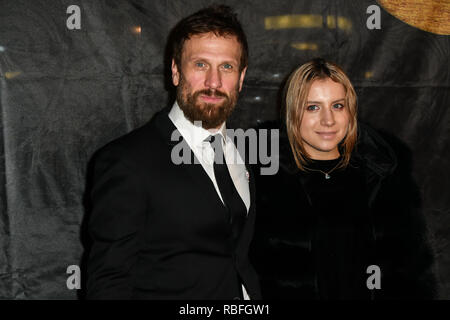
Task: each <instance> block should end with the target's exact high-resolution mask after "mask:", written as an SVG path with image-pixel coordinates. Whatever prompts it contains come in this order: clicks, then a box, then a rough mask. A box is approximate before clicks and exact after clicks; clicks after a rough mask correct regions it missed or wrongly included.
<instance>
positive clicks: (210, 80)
mask: <svg viewBox="0 0 450 320" xmlns="http://www.w3.org/2000/svg"><path fill="white" fill-rule="evenodd" d="M205 86H206V87H207V88H210V89H217V88H220V87H222V79H221V76H220V72H219V71H218V70H217V69H214V68H211V69H209V70H208V71H207V73H206V79H205Z"/></svg>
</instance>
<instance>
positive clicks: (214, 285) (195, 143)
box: [87, 6, 260, 300]
mask: <svg viewBox="0 0 450 320" xmlns="http://www.w3.org/2000/svg"><path fill="white" fill-rule="evenodd" d="M172 35H173V37H172V40H173V44H172V51H173V55H172V65H171V70H172V82H173V84H174V85H175V86H176V87H177V98H176V101H175V103H174V104H173V106H172V108H168V109H164V110H162V111H160V112H159V113H158V114H156V115H155V116H154V117H153V119H152V120H151V121H150V122H149V123H147V124H146V125H145V126H143V127H141V128H139V129H137V130H134V131H132V132H130V133H129V134H127V135H125V136H123V137H121V138H119V139H117V140H115V141H113V142H111V143H109V144H108V145H107V146H105V147H104V148H102V149H101V150H100V151H99V152H98V153H97V155H96V157H95V159H94V160H95V161H94V169H93V173H94V175H93V184H92V191H91V192H90V196H91V203H92V211H91V216H90V220H89V225H88V230H89V234H90V236H91V238H92V243H93V244H92V248H91V252H90V255H89V259H88V263H87V275H88V279H87V298H89V299H176V300H179V299H220V300H231V299H249V298H251V299H260V288H259V283H258V279H257V276H256V273H255V272H254V269H253V267H252V266H251V265H250V263H249V259H248V248H249V245H250V241H251V238H252V235H253V225H254V219H255V207H254V199H255V197H254V185H253V180H252V179H250V176H249V174H248V171H247V169H246V165H245V164H244V163H242V162H240V161H236V157H235V156H236V154H237V152H236V147H235V145H234V143H233V141H232V140H231V139H230V137H229V136H227V134H226V127H225V122H226V120H227V118H228V117H229V115H230V114H231V112H232V111H233V109H234V107H235V105H236V101H237V98H238V94H239V92H240V91H241V88H242V83H243V81H244V77H245V72H246V69H247V59H248V45H247V40H246V36H245V34H244V32H243V30H242V27H241V25H240V23H239V21H238V20H237V18H236V15H235V14H234V13H233V11H232V10H231V9H230V8H229V7H227V6H212V7H208V8H206V9H202V10H200V11H198V12H196V13H194V14H193V15H191V16H189V17H187V18H184V19H183V20H181V21H180V22H179V23H178V24H177V26H176V27H175V28H174V30H173V31H172ZM174 132H178V133H179V135H180V136H181V137H182V138H183V139H182V141H181V142H174V141H173V140H172V137H173V133H174ZM178 143H183V144H185V146H186V148H187V149H185V150H188V151H189V153H190V154H189V157H188V158H189V159H193V160H195V161H187V162H186V161H185V162H183V163H181V164H180V163H179V162H178V161H177V159H174V153H173V152H172V151H173V148H174V146H175V145H177V144H178ZM205 155H206V156H205ZM208 155H209V156H208ZM208 159H213V161H208ZM230 159H234V161H231V160H230ZM241 160H242V159H241Z"/></svg>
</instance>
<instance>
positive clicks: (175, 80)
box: [172, 59, 180, 87]
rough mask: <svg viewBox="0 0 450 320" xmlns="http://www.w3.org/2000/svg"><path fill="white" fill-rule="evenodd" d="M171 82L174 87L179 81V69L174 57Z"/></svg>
mask: <svg viewBox="0 0 450 320" xmlns="http://www.w3.org/2000/svg"><path fill="white" fill-rule="evenodd" d="M172 83H173V85H174V86H175V87H176V86H178V84H179V83H180V71H179V70H178V66H177V64H176V63H175V60H174V59H172Z"/></svg>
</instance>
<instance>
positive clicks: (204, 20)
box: [172, 5, 248, 71]
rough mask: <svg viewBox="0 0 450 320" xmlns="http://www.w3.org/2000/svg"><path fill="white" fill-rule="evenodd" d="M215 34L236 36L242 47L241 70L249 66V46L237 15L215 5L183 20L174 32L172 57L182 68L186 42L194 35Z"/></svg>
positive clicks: (225, 7) (222, 6)
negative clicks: (182, 55)
mask: <svg viewBox="0 0 450 320" xmlns="http://www.w3.org/2000/svg"><path fill="white" fill-rule="evenodd" d="M210 32H212V33H214V34H215V35H216V36H220V37H223V36H235V37H236V38H237V41H238V42H239V43H240V45H241V59H240V64H239V70H240V71H242V70H243V69H244V68H245V67H246V66H247V64H248V44H247V37H246V36H245V33H244V30H243V29H242V26H241V24H240V22H239V20H238V19H237V15H236V14H235V13H234V12H233V10H232V9H231V8H230V7H229V6H225V5H213V6H210V7H207V8H204V9H201V10H200V11H197V12H196V13H194V14H192V15H190V16H188V17H186V18H184V19H182V20H181V21H180V22H179V23H178V24H177V25H176V26H175V28H174V29H173V30H172V57H173V59H174V60H175V63H176V64H177V66H178V68H181V54H182V52H183V46H184V42H185V41H186V40H189V39H190V38H191V37H192V36H194V35H199V34H204V33H210Z"/></svg>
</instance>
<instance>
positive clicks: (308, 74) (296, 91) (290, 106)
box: [283, 58, 358, 170]
mask: <svg viewBox="0 0 450 320" xmlns="http://www.w3.org/2000/svg"><path fill="white" fill-rule="evenodd" d="M326 78H330V79H331V80H333V81H335V82H337V83H340V84H342V85H343V86H344V89H345V108H347V110H348V112H349V128H348V131H347V135H346V136H345V138H344V139H343V140H342V142H341V143H340V144H339V151H340V153H341V156H342V161H341V163H340V164H339V167H341V168H342V167H346V166H347V165H348V163H349V161H350V157H351V154H352V151H353V148H354V147H355V144H356V140H357V131H358V128H357V126H358V124H357V98H356V93H355V89H354V88H353V85H352V84H351V82H350V79H349V78H348V77H347V75H346V74H345V73H344V71H343V70H342V69H341V68H340V67H339V66H338V65H336V64H334V63H332V62H329V61H325V60H324V59H321V58H318V59H314V60H311V61H309V62H307V63H305V64H303V65H301V66H300V67H298V68H297V69H296V70H295V71H294V72H293V73H292V74H291V75H290V76H289V79H288V81H287V83H286V86H285V88H284V103H283V105H284V111H285V121H286V129H287V134H288V138H289V144H290V146H291V150H292V153H293V155H294V159H295V163H296V164H297V167H298V168H299V169H300V170H305V165H306V164H307V159H308V153H307V152H306V150H305V148H304V146H303V139H302V136H301V134H300V125H301V123H302V118H303V112H304V110H305V107H306V102H307V99H308V94H309V89H310V88H311V85H312V83H313V82H314V81H315V80H323V79H326Z"/></svg>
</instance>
